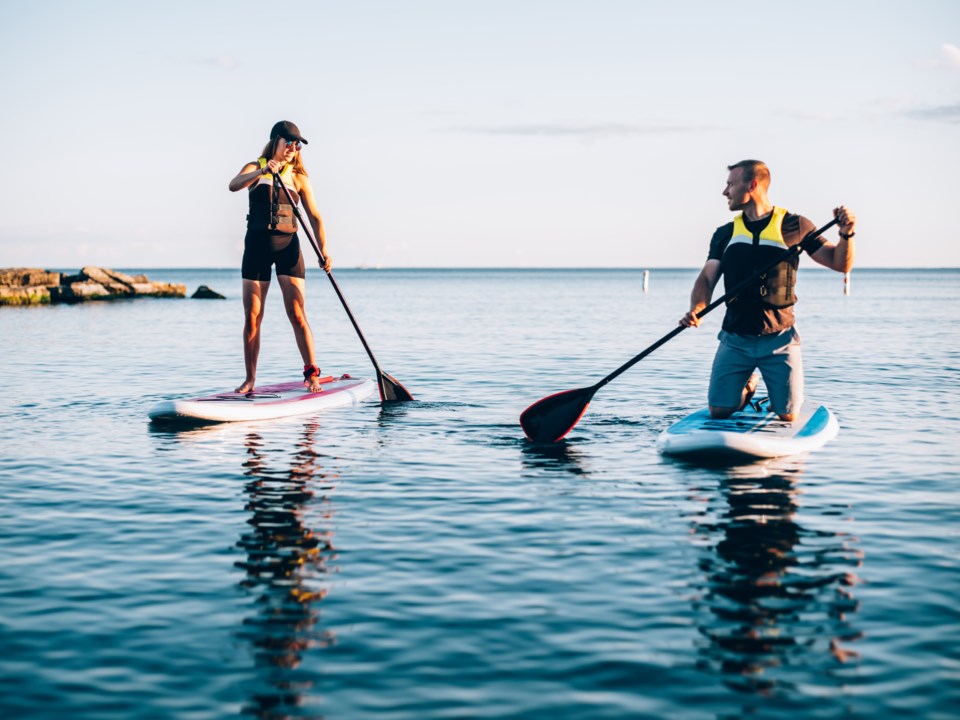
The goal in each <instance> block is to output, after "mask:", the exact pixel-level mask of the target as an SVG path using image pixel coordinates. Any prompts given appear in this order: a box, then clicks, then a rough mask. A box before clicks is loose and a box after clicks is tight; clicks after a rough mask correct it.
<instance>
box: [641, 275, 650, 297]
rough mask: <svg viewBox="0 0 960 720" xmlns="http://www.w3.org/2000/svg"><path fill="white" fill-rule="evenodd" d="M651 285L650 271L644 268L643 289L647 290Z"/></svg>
mask: <svg viewBox="0 0 960 720" xmlns="http://www.w3.org/2000/svg"><path fill="white" fill-rule="evenodd" d="M649 287H650V271H649V270H644V271H643V291H644V292H646V291H647V289H648V288H649Z"/></svg>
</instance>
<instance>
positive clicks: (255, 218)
mask: <svg viewBox="0 0 960 720" xmlns="http://www.w3.org/2000/svg"><path fill="white" fill-rule="evenodd" d="M257 162H258V163H259V164H260V169H261V170H263V168H265V167H266V166H267V159H266V158H259V159H258V161H257ZM280 183H283V184H284V185H285V186H286V188H287V190H289V191H290V195H291V196H292V197H293V201H294V203H296V204H299V203H300V194H299V193H298V192H297V190H296V188H295V187H294V184H293V166H292V165H287V166H285V167H284V168H283V169H282V170H281V171H280V174H279V175H274V174H273V173H270V172H268V173H265V174H263V175H261V176H260V177H259V178H257V181H256V182H255V183H253V185H251V186H250V187H249V188H248V189H249V195H248V197H249V200H250V212H249V213H247V227H248V228H249V229H251V230H272V231H274V232H281V233H295V232H296V231H297V217H296V215H294V212H293V206H292V205H291V204H290V201H289V200H288V199H287V194H286V193H285V192H284V191H283V188H282V187H281V186H280Z"/></svg>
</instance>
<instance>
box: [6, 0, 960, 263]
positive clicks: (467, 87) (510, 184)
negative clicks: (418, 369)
mask: <svg viewBox="0 0 960 720" xmlns="http://www.w3.org/2000/svg"><path fill="white" fill-rule="evenodd" d="M0 64H2V72H0V99H2V105H3V111H2V112H0V132H2V133H3V135H4V137H6V138H7V142H6V143H5V145H6V148H5V158H4V163H3V164H4V166H5V170H4V172H2V173H0V198H3V200H2V206H3V211H2V212H0V267H17V266H29V267H46V268H51V269H53V268H56V269H71V268H79V267H81V266H83V265H89V264H93V265H102V266H107V267H115V268H151V267H155V268H157V267H165V268H174V267H234V266H236V267H239V264H240V258H241V255H242V251H243V235H244V232H245V215H246V203H247V200H246V196H245V195H246V193H244V192H239V193H230V192H229V191H228V189H227V184H228V182H229V181H230V179H231V178H232V177H233V176H234V175H235V174H236V173H237V172H238V171H239V170H240V168H241V167H242V166H243V165H244V163H246V162H250V161H252V160H255V159H256V157H257V156H258V155H259V153H260V150H261V148H262V147H263V145H264V144H265V143H266V141H267V138H268V134H269V131H270V128H271V126H272V125H273V123H274V122H276V121H277V120H282V119H286V120H292V121H293V122H295V123H297V125H299V127H300V129H301V131H302V133H303V135H304V136H305V137H306V138H307V139H308V140H309V144H308V145H307V146H306V147H305V148H304V151H303V159H304V164H305V165H306V168H307V170H308V172H309V174H310V179H311V182H312V184H313V187H314V191H315V193H316V196H317V200H318V204H319V207H320V210H321V214H322V216H323V218H324V224H325V227H326V231H327V238H328V243H329V251H330V255H331V257H332V258H333V262H334V265H335V266H341V267H357V266H370V267H374V266H380V267H384V268H390V267H635V268H656V267H690V268H693V267H699V266H700V265H701V264H702V263H703V261H704V260H705V259H706V253H707V247H708V244H709V240H710V237H711V235H712V233H713V230H714V229H715V228H716V227H718V226H720V225H722V224H724V223H726V222H729V220H730V218H731V213H730V212H729V211H728V209H727V206H726V202H725V199H724V198H723V197H722V195H721V193H722V191H723V188H724V184H725V181H726V175H727V170H726V166H727V165H729V164H731V163H734V162H736V161H739V160H742V159H745V158H757V159H761V160H764V161H765V162H767V164H768V165H769V166H770V168H771V174H772V184H771V188H770V199H771V201H772V202H773V203H774V204H775V205H780V206H783V207H786V208H787V209H789V210H790V211H792V212H798V213H801V214H803V215H806V216H807V217H809V218H810V219H811V220H812V221H813V222H814V223H816V224H818V225H819V224H823V223H825V222H827V221H828V220H829V219H830V218H831V210H832V208H833V207H835V206H836V205H839V204H845V205H848V206H849V207H851V208H853V209H854V210H855V211H856V213H857V214H858V216H859V223H858V227H857V240H856V242H857V253H858V256H857V263H858V265H859V266H861V267H957V266H960V231H958V229H957V224H956V220H955V216H954V212H955V208H956V206H957V203H958V198H960V2H957V1H956V0H911V1H910V2H907V1H906V0H898V1H897V2H891V1H888V0H849V1H847V0H831V1H828V2H822V1H820V0H808V1H805V2H803V3H799V2H791V3H787V2H766V3H760V2H750V1H744V2H740V3H736V4H730V3H719V2H713V1H708V0H673V1H672V2H670V3H663V2H648V1H646V0H382V1H374V0H351V1H350V2H343V1H342V0H340V1H338V2H332V1H327V0H318V1H315V2H296V1H295V0H289V1H287V2H283V3H273V2H266V1H264V0H260V1H259V2H245V1H244V0H229V1H226V0H224V1H220V0H213V1H209V2H204V1H203V0H190V1H189V2H180V1H179V0H164V2H159V3H150V4H148V3H133V2H119V1H109V0H104V1H101V2H97V1H95V0H71V1H69V2H55V1H52V0H0ZM309 261H312V258H309V259H308V262H309ZM808 263H809V261H808Z"/></svg>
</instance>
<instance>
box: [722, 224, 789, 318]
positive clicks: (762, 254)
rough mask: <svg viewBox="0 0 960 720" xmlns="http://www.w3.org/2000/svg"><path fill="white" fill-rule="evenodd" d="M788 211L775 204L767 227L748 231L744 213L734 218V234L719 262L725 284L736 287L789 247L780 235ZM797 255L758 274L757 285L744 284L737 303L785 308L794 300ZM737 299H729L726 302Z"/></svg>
mask: <svg viewBox="0 0 960 720" xmlns="http://www.w3.org/2000/svg"><path fill="white" fill-rule="evenodd" d="M786 215H787V211H786V210H784V209H783V208H778V207H775V208H774V209H773V212H772V213H771V215H770V221H769V222H768V223H767V225H766V227H764V228H763V230H761V231H760V232H758V233H751V232H750V231H749V230H748V229H747V226H746V223H744V221H743V213H740V214H739V215H737V216H736V217H735V218H734V219H733V236H732V237H731V238H730V242H728V243H727V247H726V249H724V251H723V257H722V259H721V261H720V270H721V272H722V273H723V283H724V286H725V287H728V288H732V287H736V286H737V285H739V284H740V283H742V282H743V281H744V280H746V279H747V278H749V277H750V276H751V275H753V274H755V273H756V271H757V270H759V269H760V268H761V267H763V266H764V265H766V264H767V263H769V262H770V261H771V260H774V259H775V258H776V257H777V256H779V255H782V254H783V253H784V251H785V250H787V248H788V246H787V243H786V241H785V240H784V238H783V219H784V217H786ZM799 264H800V258H799V256H798V255H792V256H791V257H790V258H789V259H787V260H784V261H783V262H782V263H779V264H778V265H776V266H774V267H773V269H772V270H769V271H767V272H766V273H764V274H763V275H761V276H760V278H759V280H758V281H757V284H756V285H755V286H753V287H747V288H746V289H744V290H743V292H741V293H740V295H739V296H738V298H739V302H740V303H746V302H754V303H760V304H761V305H763V306H764V307H769V308H786V307H790V306H791V305H793V304H795V303H796V302H797V296H796V293H795V292H794V287H795V286H796V282H797V267H798V266H799ZM736 301H737V298H734V299H732V300H730V301H728V303H727V304H728V305H729V304H731V303H733V302H736Z"/></svg>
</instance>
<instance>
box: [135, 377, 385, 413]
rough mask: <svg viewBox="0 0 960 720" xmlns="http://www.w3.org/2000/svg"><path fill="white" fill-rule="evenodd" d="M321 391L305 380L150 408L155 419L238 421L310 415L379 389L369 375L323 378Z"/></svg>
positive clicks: (169, 402)
mask: <svg viewBox="0 0 960 720" xmlns="http://www.w3.org/2000/svg"><path fill="white" fill-rule="evenodd" d="M320 383H321V386H322V388H323V391H322V392H318V393H311V392H307V389H306V388H305V387H304V385H303V382H302V381H294V382H288V383H279V384H277V385H259V386H257V387H256V388H255V389H254V391H253V392H249V393H236V392H225V393H218V394H216V395H207V396H205V397H197V398H189V399H185V400H165V401H163V402H161V403H159V404H157V405H155V406H154V407H153V408H152V409H151V410H150V413H149V415H150V419H151V420H153V421H156V422H177V421H180V422H197V423H215V422H238V421H243V420H272V419H274V418H281V417H289V416H291V415H309V414H312V413H316V412H322V411H324V410H330V409H332V408H338V407H344V406H348V405H356V404H357V403H359V402H361V401H362V400H366V399H367V398H368V397H370V396H371V395H373V394H374V393H375V392H376V391H377V384H376V383H375V382H374V381H373V380H370V379H369V378H352V377H350V376H349V375H343V376H341V377H339V378H334V377H332V376H327V377H324V378H321V379H320Z"/></svg>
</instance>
